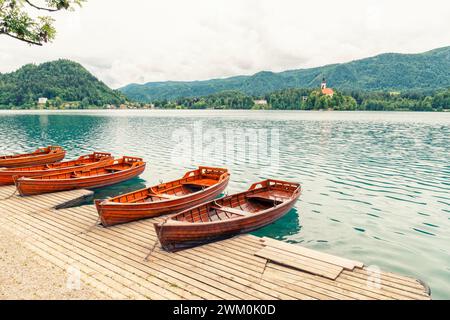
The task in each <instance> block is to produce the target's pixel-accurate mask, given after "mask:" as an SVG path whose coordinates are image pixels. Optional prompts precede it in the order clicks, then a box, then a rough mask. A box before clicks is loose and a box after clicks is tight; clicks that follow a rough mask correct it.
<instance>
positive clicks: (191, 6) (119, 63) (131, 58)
mask: <svg viewBox="0 0 450 320" xmlns="http://www.w3.org/2000/svg"><path fill="white" fill-rule="evenodd" d="M35 1H36V3H39V0H35ZM54 17H55V19H56V27H57V29H58V35H57V39H56V40H55V41H54V42H53V43H52V44H48V45H45V46H44V47H36V46H29V45H27V44H24V43H21V42H17V41H15V40H13V39H10V38H8V37H5V36H0V72H10V71H13V70H15V69H17V68H19V67H20V66H21V65H23V64H26V63H30V62H34V63H40V62H44V61H49V60H54V59H58V58H68V59H72V60H75V61H78V62H80V63H81V64H83V65H84V66H85V67H86V68H87V69H88V70H89V71H91V72H93V73H94V74H95V75H96V76H97V77H98V78H100V79H101V80H103V81H104V82H105V83H107V84H108V85H110V86H111V87H113V88H117V87H120V86H123V85H126V84H128V83H132V82H135V83H144V82H148V81H164V80H203V79H210V78H221V77H227V76H232V75H240V74H253V73H256V72H258V71H261V70H271V71H282V70H287V69H298V68H307V67H313V66H320V65H324V64H329V63H336V62H345V61H350V60H354V59H359V58H364V57H368V56H373V55H376V54H378V53H383V52H402V53H416V52H422V51H427V50H430V49H433V48H437V47H443V46H448V45H450V1H448V0H427V1H422V0H395V1H392V0H339V1H336V0H322V1H313V0H304V1H300V0H189V1H186V0H150V1H149V0H126V1H125V0H88V2H87V3H86V4H85V5H84V6H83V8H81V9H77V10H76V12H70V13H57V14H54Z"/></svg>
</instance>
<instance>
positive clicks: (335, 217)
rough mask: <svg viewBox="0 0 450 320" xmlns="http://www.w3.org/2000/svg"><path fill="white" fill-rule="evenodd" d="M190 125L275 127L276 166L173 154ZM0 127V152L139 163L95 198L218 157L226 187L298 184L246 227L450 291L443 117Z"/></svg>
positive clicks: (174, 114) (24, 117)
mask: <svg viewBox="0 0 450 320" xmlns="http://www.w3.org/2000/svg"><path fill="white" fill-rule="evenodd" d="M198 121H201V124H202V130H203V131H208V130H211V129H219V130H227V129H228V130H230V129H231V130H234V131H237V130H239V129H247V130H249V129H254V130H259V129H266V130H272V129H277V130H279V144H280V145H279V150H278V151H279V153H278V155H277V157H278V158H277V159H278V161H279V165H278V167H276V168H275V167H273V168H272V167H270V168H269V167H268V166H267V165H266V164H265V163H264V161H255V160H256V159H241V160H239V161H232V162H229V161H226V160H227V159H226V158H224V157H210V158H208V157H206V158H205V157H200V158H194V161H192V162H193V163H190V162H189V161H186V159H182V158H175V159H174V158H173V157H172V152H173V149H174V147H175V141H174V140H173V132H174V131H175V130H177V129H179V128H188V130H190V128H193V126H195V124H196V123H198ZM0 133H1V136H0V154H4V153H11V152H24V151H28V150H30V149H33V148H36V147H38V146H43V145H49V144H59V145H63V146H64V147H65V148H66V149H67V151H68V156H67V157H68V158H74V157H76V156H78V155H80V154H83V153H88V152H91V151H94V150H98V151H110V152H112V153H114V154H115V155H117V156H119V155H135V156H142V157H144V158H145V159H146V160H147V162H148V166H147V170H146V172H145V173H144V174H143V175H142V176H141V177H140V178H138V179H134V180H132V181H128V182H125V183H122V184H120V185H117V186H113V187H110V188H105V189H101V190H98V191H96V197H99V198H105V197H107V196H110V195H114V194H117V193H118V192H127V191H130V190H133V189H135V188H141V187H144V185H145V184H147V185H149V184H156V183H158V181H159V180H160V179H163V180H164V181H168V180H171V179H176V178H179V177H180V176H181V175H183V174H184V172H185V171H187V170H189V169H193V168H195V166H196V165H199V164H205V165H225V164H226V165H227V166H228V167H229V169H230V170H231V173H232V176H231V182H230V185H229V188H228V192H229V193H232V192H236V191H241V190H244V189H247V188H248V187H249V186H250V185H251V183H252V182H254V181H258V180H261V179H264V178H266V177H268V176H273V177H275V178H279V179H288V180H293V181H299V182H301V183H302V185H303V195H302V197H301V199H300V201H299V202H298V203H297V205H296V207H295V209H293V210H292V211H291V212H289V213H288V214H287V215H286V216H285V217H283V218H282V219H280V220H279V221H277V222H276V223H274V224H272V225H270V226H267V227H265V228H263V229H261V230H259V231H257V232H255V234H257V235H258V236H269V237H273V238H276V239H280V240H283V241H288V242H293V243H301V244H302V245H304V246H307V247H310V248H314V249H319V250H322V251H327V252H330V253H334V254H338V255H342V256H345V257H349V258H354V259H358V260H361V261H364V262H366V263H367V264H369V265H376V266H379V267H380V268H382V269H387V270H391V271H395V272H400V273H403V274H409V275H412V276H415V277H420V278H421V279H423V280H424V281H426V282H427V283H428V284H429V285H430V286H431V288H432V289H433V297H434V298H450V283H449V282H448V279H449V278H450V252H449V248H450V247H449V245H448V244H449V243H450V142H449V137H450V114H445V113H383V112H376V113H364V112H350V113H346V112H282V111H280V112H278V111H276V112H275V111H266V112H264V111H261V112H253V111H116V112H111V111H99V112H97V111H93V112H62V113H61V112H59V113H57V112H15V113H12V112H0ZM252 143H253V142H252ZM250 144H251V143H250Z"/></svg>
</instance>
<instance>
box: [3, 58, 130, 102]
mask: <svg viewBox="0 0 450 320" xmlns="http://www.w3.org/2000/svg"><path fill="white" fill-rule="evenodd" d="M40 97H45V98H48V99H50V100H51V104H50V105H51V107H54V108H60V107H61V106H63V104H64V103H65V102H79V107H80V108H88V107H89V106H97V107H102V106H104V105H106V104H116V105H118V104H121V103H124V102H126V101H127V99H126V98H125V97H124V96H123V95H122V94H121V93H120V92H118V91H115V90H111V89H110V88H108V87H107V86H106V85H105V84H104V83H103V82H100V81H99V80H98V79H97V78H95V77H94V76H93V75H92V74H90V73H89V72H88V71H87V70H86V69H85V68H83V67H82V66H81V65H80V64H78V63H75V62H72V61H69V60H58V61H53V62H47V63H43V64H41V65H38V66H36V65H33V64H29V65H25V66H23V67H22V68H20V69H19V70H17V71H15V72H12V73H9V74H0V107H1V106H3V108H11V107H12V106H14V107H22V108H29V107H36V103H37V101H38V99H39V98H40ZM77 105H78V103H77Z"/></svg>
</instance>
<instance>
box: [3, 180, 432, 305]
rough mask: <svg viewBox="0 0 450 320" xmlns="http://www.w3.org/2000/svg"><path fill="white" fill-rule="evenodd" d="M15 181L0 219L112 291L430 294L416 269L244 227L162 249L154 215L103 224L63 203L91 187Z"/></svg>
mask: <svg viewBox="0 0 450 320" xmlns="http://www.w3.org/2000/svg"><path fill="white" fill-rule="evenodd" d="M14 189H15V188H14V187H13V186H8V187H0V223H1V224H2V225H4V226H6V225H7V226H8V227H9V228H13V229H14V230H15V231H17V232H20V234H21V235H23V245H24V246H27V247H29V248H30V249H32V250H33V251H34V252H35V253H37V254H38V255H39V256H41V257H42V258H44V259H46V260H48V261H50V262H51V263H53V264H54V265H56V266H58V267H60V268H62V269H64V270H67V268H68V267H75V268H77V269H78V270H80V273H81V279H82V282H83V283H85V284H87V285H90V286H92V287H93V288H95V289H96V290H98V291H99V292H101V293H102V295H103V296H106V297H109V298H111V299H196V300H197V299H227V300H228V299H245V300H249V299H251V300H254V299H308V300H316V299H327V300H330V299H332V300H334V299H344V300H349V299H364V300H367V299H401V300H405V299H407V300H409V299H420V300H428V299H430V298H431V297H430V294H429V289H428V288H427V286H426V285H424V284H423V283H421V282H420V281H418V280H416V279H413V278H409V277H405V276H401V275H397V274H393V273H390V272H378V273H376V274H375V273H374V272H373V271H371V270H370V269H368V268H366V267H364V266H363V265H362V264H361V265H359V263H357V262H352V261H351V260H346V259H343V258H339V257H333V256H330V255H326V254H324V253H320V252H317V251H314V250H310V249H306V248H302V247H297V246H294V245H288V244H281V243H280V244H277V243H276V242H274V240H269V239H268V240H266V241H263V240H262V239H260V238H258V237H255V236H251V235H243V236H238V237H234V238H231V239H228V240H224V241H220V242H215V243H211V244H208V245H204V246H201V247H197V248H192V249H188V250H184V251H180V252H177V253H168V252H165V251H163V250H161V248H160V246H159V244H156V245H155V241H157V237H156V234H155V232H154V229H153V226H152V224H153V222H155V221H160V220H161V219H159V220H158V219H150V220H144V221H138V222H134V223H130V224H126V225H119V226H115V227H111V228H107V229H106V228H103V227H101V226H98V220H97V218H98V216H97V212H96V209H95V207H94V206H93V205H82V206H78V207H71V206H73V205H76V204H79V203H81V202H83V201H85V200H86V198H89V197H91V196H92V192H91V191H87V190H75V191H69V192H60V193H54V194H47V195H39V196H33V197H25V198H22V197H20V196H18V195H16V194H14ZM269 246H270V247H269ZM287 246H288V247H287ZM153 247H155V249H154V250H153V251H152V253H151V255H150V256H149V257H148V259H146V257H147V255H148V254H149V253H150V252H151V250H152V248H153ZM271 257H272V258H271ZM277 260H279V261H277ZM280 261H281V263H280ZM330 264H332V265H333V267H328V266H329V265H330Z"/></svg>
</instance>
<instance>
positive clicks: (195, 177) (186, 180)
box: [110, 167, 229, 203]
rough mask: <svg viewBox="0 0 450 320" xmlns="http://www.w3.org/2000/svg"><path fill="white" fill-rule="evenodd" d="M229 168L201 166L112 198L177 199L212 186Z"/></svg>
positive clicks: (135, 200)
mask: <svg viewBox="0 0 450 320" xmlns="http://www.w3.org/2000/svg"><path fill="white" fill-rule="evenodd" d="M228 175H229V174H228V171H227V169H222V168H207V167H200V168H199V169H197V170H194V171H190V172H188V173H186V174H185V175H184V177H183V178H181V179H178V180H174V181H170V182H166V183H162V184H159V185H157V186H153V187H150V188H147V189H142V190H138V191H135V192H130V193H127V194H124V195H121V196H118V197H115V198H112V199H110V201H112V202H118V203H144V202H158V201H163V200H171V199H177V198H180V197H183V196H187V195H190V194H194V193H196V192H200V191H203V190H205V189H207V188H209V187H212V186H214V185H216V184H218V183H219V182H221V181H222V180H223V179H224V178H225V177H226V176H228Z"/></svg>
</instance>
